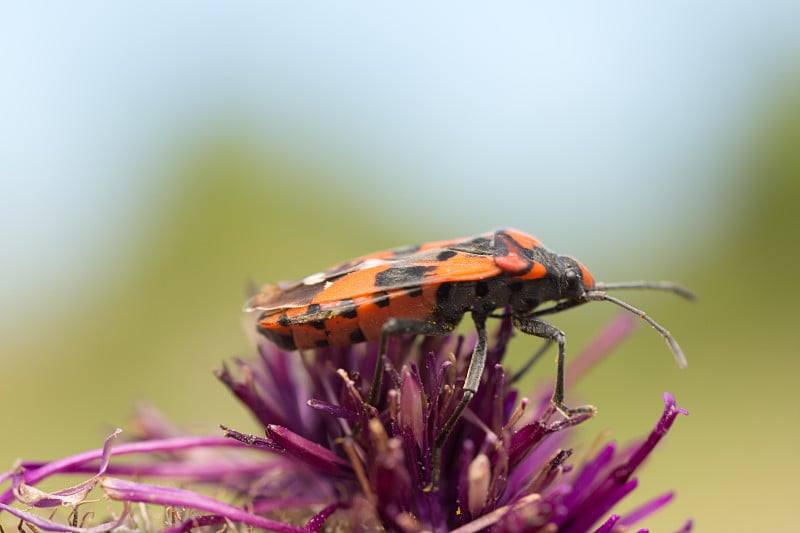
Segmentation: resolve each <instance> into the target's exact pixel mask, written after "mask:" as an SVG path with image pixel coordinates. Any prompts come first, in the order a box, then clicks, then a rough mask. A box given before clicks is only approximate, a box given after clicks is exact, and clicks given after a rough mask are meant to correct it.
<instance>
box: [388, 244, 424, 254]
mask: <svg viewBox="0 0 800 533" xmlns="http://www.w3.org/2000/svg"><path fill="white" fill-rule="evenodd" d="M421 247H422V245H419V244H415V245H412V246H401V247H400V248H395V249H394V250H392V255H393V256H394V257H405V256H407V255H412V254H415V253H416V252H417V250H419V249H420V248H421Z"/></svg>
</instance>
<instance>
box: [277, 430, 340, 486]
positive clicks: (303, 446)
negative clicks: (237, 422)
mask: <svg viewBox="0 0 800 533" xmlns="http://www.w3.org/2000/svg"><path fill="white" fill-rule="evenodd" d="M267 434H268V435H269V436H270V437H272V440H273V441H274V442H275V443H276V444H278V445H279V446H280V447H281V448H283V449H284V450H285V452H286V453H287V454H288V455H291V456H293V457H296V458H298V459H300V460H301V461H303V462H304V463H305V464H307V465H309V466H311V467H313V468H314V469H316V470H319V471H320V472H324V473H327V474H335V475H339V476H342V475H344V476H350V475H352V468H351V467H350V463H348V462H347V461H345V460H344V459H342V458H341V457H339V456H338V455H336V454H334V453H333V452H331V451H330V450H328V449H327V448H324V447H322V446H320V445H319V444H317V443H316V442H312V441H310V440H308V439H306V438H304V437H301V436H300V435H298V434H297V433H294V432H293V431H290V430H289V429H287V428H285V427H282V426H276V425H269V426H267Z"/></svg>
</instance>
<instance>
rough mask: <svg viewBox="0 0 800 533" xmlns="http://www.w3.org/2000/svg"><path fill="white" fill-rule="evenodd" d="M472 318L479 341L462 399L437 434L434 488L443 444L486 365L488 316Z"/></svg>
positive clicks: (434, 457)
mask: <svg viewBox="0 0 800 533" xmlns="http://www.w3.org/2000/svg"><path fill="white" fill-rule="evenodd" d="M472 319H473V321H474V322H475V330H476V331H477V333H478V341H477V343H476V344H475V349H474V350H472V356H471V357H470V360H469V367H468V368H467V376H466V377H465V378H464V394H463V396H461V400H459V402H458V405H456V408H455V410H454V411H453V413H452V414H451V415H450V417H449V418H448V419H447V422H445V423H444V425H443V426H442V427H441V429H439V434H438V435H437V436H436V441H435V443H434V448H433V468H432V469H431V470H432V471H431V484H432V486H433V487H434V488H437V487H438V486H439V468H440V465H441V460H442V446H444V443H445V442H447V437H449V436H450V433H451V432H452V431H453V428H454V427H455V425H456V422H458V419H459V418H461V413H462V412H463V411H464V409H466V407H467V405H468V404H469V401H470V400H471V399H472V397H473V396H475V393H476V392H478V387H479V386H480V384H481V376H482V375H483V368H484V367H485V366H486V348H487V340H486V317H485V316H482V315H476V314H474V313H473V314H472Z"/></svg>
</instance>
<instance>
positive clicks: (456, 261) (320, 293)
mask: <svg viewBox="0 0 800 533" xmlns="http://www.w3.org/2000/svg"><path fill="white" fill-rule="evenodd" d="M614 289H658V290H666V291H670V292H674V293H677V294H679V295H681V296H684V297H687V298H691V297H692V295H691V293H689V292H688V291H686V290H685V289H682V288H680V287H678V286H677V285H674V284H672V283H669V282H645V281H635V282H625V283H600V282H597V281H595V279H594V278H593V277H592V275H591V274H590V273H589V271H588V270H587V269H586V268H585V267H584V266H583V265H582V264H581V263H579V262H578V261H577V260H575V259H573V258H571V257H567V256H563V255H558V254H556V253H553V252H551V251H549V250H547V249H546V248H545V247H544V245H543V244H542V243H541V242H540V241H539V240H538V239H536V238H535V237H533V236H531V235H528V234H526V233H523V232H521V231H518V230H515V229H501V230H497V231H494V232H489V233H484V234H481V235H476V236H473V237H468V238H464V239H455V240H448V241H439V242H431V243H427V244H422V245H419V246H409V247H403V248H395V249H392V250H387V251H383V252H377V253H373V254H369V255H365V256H362V257H359V258H357V259H353V260H351V261H348V262H345V263H342V264H339V265H336V266H334V267H332V268H330V269H328V270H326V271H325V272H321V273H318V274H313V275H311V276H308V277H306V278H303V279H301V280H298V281H295V282H292V283H282V284H278V285H268V286H266V287H264V288H263V289H262V290H261V292H260V293H259V294H257V295H255V296H254V297H253V298H251V299H250V301H249V302H248V303H247V304H246V307H245V309H246V310H247V311H250V312H255V313H259V316H258V326H257V328H258V330H259V331H260V332H261V333H262V334H263V335H265V336H266V337H267V339H269V340H270V341H272V342H274V343H275V344H276V345H278V346H279V347H280V348H283V349H285V350H294V349H300V350H304V349H311V348H317V347H324V346H349V345H351V344H355V343H359V342H363V341H376V340H379V341H380V351H379V357H378V364H377V365H376V367H377V368H376V369H375V376H374V378H373V384H372V388H371V389H370V394H369V400H368V401H369V402H370V403H372V404H373V405H374V404H375V403H376V401H377V398H378V395H379V393H380V383H381V381H382V378H383V359H382V357H381V355H384V354H385V353H386V347H387V341H388V339H389V338H390V337H392V336H394V335H400V334H416V335H445V334H447V333H449V332H451V331H453V329H454V328H455V327H456V326H457V325H458V324H459V322H460V321H461V319H462V317H463V316H464V314H466V313H470V314H471V316H472V320H473V322H474V324H475V329H476V331H477V335H478V338H477V343H476V345H475V348H474V351H473V353H472V356H471V359H470V363H469V367H468V369H467V374H466V377H465V381H464V385H463V389H462V390H463V393H462V397H461V399H460V401H459V403H458V404H457V406H456V408H455V410H454V412H453V413H452V414H451V415H450V417H449V419H448V420H447V421H446V422H445V424H444V425H443V426H442V428H441V430H440V432H439V435H438V437H437V442H436V446H437V448H440V447H441V446H442V444H443V443H444V441H445V440H446V438H447V435H448V434H449V433H450V431H451V430H452V428H453V426H454V425H455V423H456V422H457V421H458V418H459V416H460V414H461V412H462V411H463V410H464V408H465V407H466V406H467V404H468V403H469V401H470V399H471V398H472V397H473V396H474V395H475V393H476V391H477V390H478V385H479V383H480V378H481V374H482V373H483V368H484V365H485V362H486V350H487V335H486V320H487V318H489V317H490V316H497V315H496V314H495V311H496V310H498V309H505V310H507V312H508V313H509V314H510V317H511V320H512V323H513V325H514V327H515V328H516V329H518V330H519V331H521V332H523V333H527V334H529V335H533V336H536V337H541V338H543V339H547V340H549V341H552V342H555V343H556V344H557V345H558V355H557V359H556V361H557V363H556V364H557V368H556V382H555V387H554V389H553V396H552V404H553V405H554V406H555V408H556V409H558V410H559V411H560V412H561V413H562V414H563V415H564V416H566V417H572V416H575V415H578V414H582V413H586V412H594V407H592V406H582V407H577V408H569V407H567V406H566V405H565V404H564V359H565V353H566V337H565V335H564V333H563V332H562V331H561V330H560V329H558V328H557V327H555V326H553V325H552V324H550V323H548V322H545V321H544V320H542V319H541V317H542V316H543V315H547V314H552V313H556V312H559V311H564V310H566V309H569V308H572V307H575V306H578V305H581V304H584V303H586V302H593V301H607V302H611V303H614V304H616V305H618V306H620V307H622V308H623V309H625V310H626V311H628V312H631V313H633V314H635V315H637V316H639V317H640V318H642V319H644V320H646V321H647V322H648V323H649V324H650V325H651V326H653V327H654V328H655V329H656V330H657V331H658V332H659V333H660V334H661V335H662V336H663V337H664V338H665V339H666V341H667V343H668V344H669V347H670V349H671V350H672V352H673V354H674V355H675V357H676V359H677V361H678V364H679V365H680V366H681V367H684V366H686V359H685V358H684V356H683V352H682V351H681V349H680V347H679V346H678V344H677V342H676V341H675V340H674V339H673V337H672V336H671V335H670V333H669V332H668V331H667V330H666V329H664V328H663V327H662V326H661V325H659V324H658V323H657V322H655V321H654V320H653V319H652V318H650V317H649V316H647V315H646V314H645V313H644V312H643V311H641V310H639V309H637V308H636V307H633V306H632V305H630V304H628V303H626V302H624V301H622V300H619V299H617V298H615V297H613V296H610V295H609V294H608V293H607V291H609V290H614ZM548 305H549V306H548Z"/></svg>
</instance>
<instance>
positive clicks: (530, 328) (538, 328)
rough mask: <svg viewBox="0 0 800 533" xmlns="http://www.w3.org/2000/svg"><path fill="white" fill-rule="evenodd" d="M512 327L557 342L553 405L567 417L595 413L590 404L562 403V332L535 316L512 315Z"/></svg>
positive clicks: (564, 345) (564, 344)
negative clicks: (575, 405)
mask: <svg viewBox="0 0 800 533" xmlns="http://www.w3.org/2000/svg"><path fill="white" fill-rule="evenodd" d="M512 321H513V323H514V327H516V328H517V329H519V330H520V331H521V332H523V333H527V334H528V335H534V336H536V337H541V338H543V339H547V340H551V341H553V342H555V343H557V344H558V356H557V359H556V365H557V367H556V384H555V387H554V388H553V398H552V400H551V402H552V403H553V406H554V407H555V408H556V409H558V410H559V412H560V413H561V414H563V415H564V416H566V417H567V418H572V417H573V416H577V415H582V414H586V413H592V414H593V413H595V412H596V411H597V409H595V408H594V406H591V405H582V406H580V407H574V408H569V407H567V406H566V405H564V357H565V353H566V348H567V340H566V337H565V336H564V332H563V331H561V330H560V329H558V328H557V327H555V326H553V325H552V324H548V323H547V322H544V321H542V320H539V319H538V318H535V317H513V318H512Z"/></svg>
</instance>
